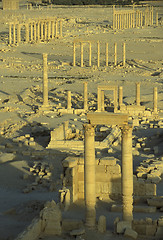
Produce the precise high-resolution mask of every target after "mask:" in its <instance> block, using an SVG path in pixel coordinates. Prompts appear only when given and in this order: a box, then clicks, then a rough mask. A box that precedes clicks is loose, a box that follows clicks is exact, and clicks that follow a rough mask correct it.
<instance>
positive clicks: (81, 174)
mask: <svg viewBox="0 0 163 240" xmlns="http://www.w3.org/2000/svg"><path fill="white" fill-rule="evenodd" d="M78 181H84V172H79V173H78Z"/></svg>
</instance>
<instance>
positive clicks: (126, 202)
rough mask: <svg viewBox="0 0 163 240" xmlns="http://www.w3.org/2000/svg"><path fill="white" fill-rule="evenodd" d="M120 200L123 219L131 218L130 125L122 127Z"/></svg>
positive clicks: (131, 164) (131, 168) (131, 165)
mask: <svg viewBox="0 0 163 240" xmlns="http://www.w3.org/2000/svg"><path fill="white" fill-rule="evenodd" d="M121 184H122V202H123V210H122V211H123V213H122V214H123V216H122V218H123V221H128V222H131V221H132V220H133V159H132V127H131V126H129V125H126V126H124V127H123V128H122V177H121Z"/></svg>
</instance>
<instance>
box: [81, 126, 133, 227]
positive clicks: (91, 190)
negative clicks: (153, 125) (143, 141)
mask: <svg viewBox="0 0 163 240" xmlns="http://www.w3.org/2000/svg"><path fill="white" fill-rule="evenodd" d="M121 151H122V178H121V184H122V201H123V220H124V221H129V222H131V221H132V220H133V159H132V127H131V126H129V125H126V126H124V127H123V128H122V148H121ZM95 167H96V161H95V126H93V125H91V124H85V125H84V195H85V210H86V212H85V224H86V226H87V227H90V228H94V227H95V224H96V178H95V174H96V171H95Z"/></svg>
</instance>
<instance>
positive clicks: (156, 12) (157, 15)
mask: <svg viewBox="0 0 163 240" xmlns="http://www.w3.org/2000/svg"><path fill="white" fill-rule="evenodd" d="M156 26H158V12H156Z"/></svg>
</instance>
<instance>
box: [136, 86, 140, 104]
mask: <svg viewBox="0 0 163 240" xmlns="http://www.w3.org/2000/svg"><path fill="white" fill-rule="evenodd" d="M136 105H137V106H140V82H137V83H136Z"/></svg>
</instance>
